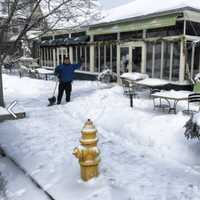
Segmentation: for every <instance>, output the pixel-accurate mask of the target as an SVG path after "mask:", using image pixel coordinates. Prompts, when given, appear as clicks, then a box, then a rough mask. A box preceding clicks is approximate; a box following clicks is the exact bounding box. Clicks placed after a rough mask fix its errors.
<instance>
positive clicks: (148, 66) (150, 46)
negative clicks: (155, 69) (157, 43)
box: [146, 43, 153, 77]
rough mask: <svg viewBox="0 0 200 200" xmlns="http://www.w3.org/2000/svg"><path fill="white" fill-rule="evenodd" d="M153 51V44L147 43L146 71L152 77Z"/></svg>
mask: <svg viewBox="0 0 200 200" xmlns="http://www.w3.org/2000/svg"><path fill="white" fill-rule="evenodd" d="M152 51H153V44H152V43H147V60H146V73H147V74H148V75H149V77H152V64H153V60H152Z"/></svg>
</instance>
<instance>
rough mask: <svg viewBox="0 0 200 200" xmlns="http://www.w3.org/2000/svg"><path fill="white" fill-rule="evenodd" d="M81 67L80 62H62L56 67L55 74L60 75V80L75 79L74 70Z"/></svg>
mask: <svg viewBox="0 0 200 200" xmlns="http://www.w3.org/2000/svg"><path fill="white" fill-rule="evenodd" d="M80 67H81V65H80V64H61V65H58V66H57V67H56V69H55V74H56V75H57V76H58V78H59V80H60V81H63V82H68V81H73V79H74V71H75V70H76V69H79V68H80Z"/></svg>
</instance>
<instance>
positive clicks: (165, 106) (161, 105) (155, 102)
mask: <svg viewBox="0 0 200 200" xmlns="http://www.w3.org/2000/svg"><path fill="white" fill-rule="evenodd" d="M158 92H161V91H160V90H159V89H152V90H151V95H152V94H155V93H158ZM153 105H154V109H156V108H159V109H162V110H163V111H164V110H165V109H169V104H168V102H167V103H163V101H162V99H161V98H157V97H153Z"/></svg>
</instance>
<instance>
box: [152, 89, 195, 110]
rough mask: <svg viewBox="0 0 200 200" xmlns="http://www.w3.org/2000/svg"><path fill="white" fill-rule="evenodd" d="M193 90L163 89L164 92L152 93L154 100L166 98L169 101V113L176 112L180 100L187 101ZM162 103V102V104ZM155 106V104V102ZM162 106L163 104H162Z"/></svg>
mask: <svg viewBox="0 0 200 200" xmlns="http://www.w3.org/2000/svg"><path fill="white" fill-rule="evenodd" d="M191 93H192V92H189V91H174V90H171V91H163V92H156V93H154V94H152V95H151V96H152V97H153V100H155V99H156V98H158V99H164V100H166V102H167V103H168V107H169V113H170V112H171V111H174V113H176V107H177V104H178V102H179V101H187V100H188V96H189V94H191ZM160 105H161V104H160ZM154 106H155V104H154ZM161 107H162V106H161Z"/></svg>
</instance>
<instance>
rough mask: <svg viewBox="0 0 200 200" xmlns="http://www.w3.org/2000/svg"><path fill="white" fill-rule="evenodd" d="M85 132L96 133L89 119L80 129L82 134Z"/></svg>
mask: <svg viewBox="0 0 200 200" xmlns="http://www.w3.org/2000/svg"><path fill="white" fill-rule="evenodd" d="M85 131H86V132H91V131H92V132H96V131H97V130H96V128H95V126H94V124H93V122H92V121H91V120H90V119H88V120H87V122H86V123H85V125H84V127H83V129H82V132H85Z"/></svg>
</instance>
